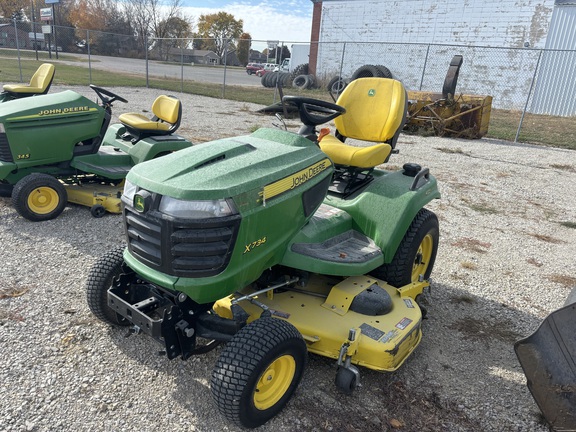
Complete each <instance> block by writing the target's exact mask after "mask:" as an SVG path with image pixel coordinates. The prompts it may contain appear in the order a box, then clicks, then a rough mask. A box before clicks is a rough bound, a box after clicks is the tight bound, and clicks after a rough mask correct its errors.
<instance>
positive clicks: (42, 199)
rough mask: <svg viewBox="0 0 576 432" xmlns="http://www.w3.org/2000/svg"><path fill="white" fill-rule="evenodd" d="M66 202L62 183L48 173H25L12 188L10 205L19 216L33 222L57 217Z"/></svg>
mask: <svg viewBox="0 0 576 432" xmlns="http://www.w3.org/2000/svg"><path fill="white" fill-rule="evenodd" d="M67 202H68V194H67V193H66V188H65V187H64V185H63V184H62V183H60V181H58V179H56V178H54V177H52V176H51V175H48V174H42V173H34V174H30V175H27V176H26V177H24V178H23V179H21V180H20V181H19V182H18V183H16V186H14V189H13V190H12V206H13V207H14V208H15V209H16V211H17V212H18V214H19V215H20V216H22V217H23V218H26V219H28V220H30V221H33V222H40V221H45V220H49V219H54V218H56V217H58V216H59V215H60V213H62V211H63V210H64V207H66V203H67Z"/></svg>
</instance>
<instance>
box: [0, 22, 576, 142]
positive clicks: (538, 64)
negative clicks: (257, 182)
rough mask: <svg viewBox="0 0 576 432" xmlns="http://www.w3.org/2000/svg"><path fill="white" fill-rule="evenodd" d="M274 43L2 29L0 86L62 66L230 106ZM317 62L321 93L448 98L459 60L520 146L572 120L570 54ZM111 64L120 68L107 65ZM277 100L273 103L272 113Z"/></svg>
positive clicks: (464, 80)
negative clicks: (364, 75)
mask: <svg viewBox="0 0 576 432" xmlns="http://www.w3.org/2000/svg"><path fill="white" fill-rule="evenodd" d="M269 42H270V41H256V40H252V41H251V46H252V47H253V48H254V47H257V48H260V50H259V51H255V50H248V53H241V52H240V51H241V47H240V46H234V44H232V43H231V42H230V41H215V40H214V41H209V40H198V39H158V38H144V39H139V38H138V37H136V36H134V35H123V34H113V33H106V32H100V31H94V30H81V29H75V28H71V27H63V26H54V25H50V26H47V25H45V24H44V23H42V22H37V23H30V22H17V21H14V20H6V19H0V56H2V57H4V58H8V59H17V60H18V67H16V68H10V67H3V66H0V82H3V83H6V82H24V81H27V79H28V77H29V75H27V74H26V73H23V69H24V67H23V62H25V61H27V60H34V59H35V60H39V61H50V60H59V61H62V62H67V63H68V64H75V65H77V66H84V67H85V69H86V72H85V73H82V72H80V73H79V74H78V76H77V82H76V83H77V84H84V83H85V84H90V83H94V84H99V85H105V84H106V82H105V81H106V78H105V77H106V73H111V72H114V71H118V72H124V73H128V74H130V75H131V76H132V77H134V78H137V79H141V80H142V81H141V85H142V86H150V79H151V78H156V79H162V80H173V81H176V80H179V81H180V85H181V88H182V90H183V89H184V83H185V82H189V81H190V82H208V83H212V84H219V85H220V88H221V91H220V92H217V93H215V94H209V93H207V95H212V96H216V97H225V96H226V88H227V86H238V87H240V88H243V89H244V91H246V92H249V91H250V89H253V88H254V87H255V86H260V85H261V83H260V79H259V78H257V77H256V76H255V75H252V76H250V75H248V74H246V73H245V71H244V66H245V63H246V62H247V61H249V62H259V63H264V62H272V63H281V62H282V60H283V59H284V57H287V56H288V55H289V53H290V50H289V47H291V46H292V42H286V41H285V42H281V41H280V42H277V44H275V46H277V48H276V49H275V50H274V51H273V52H272V51H271V52H270V55H271V56H272V58H268V57H267V56H265V55H262V53H261V51H262V50H263V49H264V48H266V47H268V46H270V43H269ZM294 43H298V42H294ZM298 44H302V43H298ZM210 48H211V49H210ZM311 52H316V53H317V56H316V59H317V61H316V64H315V75H316V82H317V83H318V86H320V87H321V86H322V85H325V84H326V83H328V82H329V81H330V79H331V78H334V77H342V78H344V79H349V78H350V77H352V76H353V74H354V72H355V71H356V70H357V69H358V68H359V67H362V66H364V65H381V66H385V67H386V68H388V69H389V70H390V72H391V73H392V75H393V76H394V77H395V78H397V79H399V80H401V81H402V82H403V83H404V85H405V86H406V88H407V89H409V90H423V91H431V92H441V91H442V86H443V83H444V79H445V77H446V73H447V71H448V66H449V64H450V61H451V59H452V57H453V56H454V55H457V54H458V55H462V56H463V58H464V62H463V65H462V67H461V69H460V74H459V79H458V87H457V92H458V93H464V94H473V95H490V96H492V97H493V105H492V106H493V108H495V109H498V110H502V111H504V112H506V113H507V115H508V119H512V120H513V121H517V122H518V123H517V124H518V125H519V127H518V132H517V133H516V136H515V137H513V136H511V137H508V138H509V139H515V140H517V139H519V138H520V139H522V136H521V131H522V129H521V128H522V125H523V121H524V118H525V116H526V115H527V114H530V115H552V116H560V117H564V118H565V121H572V117H573V116H574V115H576V84H575V81H574V78H573V77H574V76H575V75H576V51H574V50H572V51H567V50H541V49H531V48H524V49H517V48H497V47H476V46H456V45H436V44H434V45H433V44H397V43H358V42H339V43H333V42H329V43H320V44H313V45H312V46H311ZM105 58H112V59H113V58H117V59H116V61H115V62H114V63H113V64H112V65H111V64H110V63H107V62H106V61H105ZM118 58H121V59H122V61H118ZM3 63H5V62H3ZM193 66H201V67H193ZM293 66H295V65H293ZM311 66H312V69H314V65H311ZM111 68H115V69H111ZM95 71H98V74H97V76H94V75H95V74H94V72H95ZM103 73H104V75H103ZM285 82H287V81H285ZM288 84H290V83H288ZM276 98H277V94H276V93H274V100H273V101H271V103H272V102H276ZM493 123H495V122H494V121H493ZM491 127H492V123H491ZM495 127H497V124H495Z"/></svg>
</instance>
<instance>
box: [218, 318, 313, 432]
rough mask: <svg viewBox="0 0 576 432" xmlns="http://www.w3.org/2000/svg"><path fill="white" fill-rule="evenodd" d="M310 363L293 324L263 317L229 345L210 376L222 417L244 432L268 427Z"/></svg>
mask: <svg viewBox="0 0 576 432" xmlns="http://www.w3.org/2000/svg"><path fill="white" fill-rule="evenodd" d="M306 359H307V349H306V343H305V342H304V340H303V339H302V335H301V334H300V333H299V332H298V330H297V329H296V328H295V327H294V326H293V325H292V324H290V323H289V322H287V321H283V320H280V319H277V318H260V319H257V320H256V321H254V322H252V323H250V324H249V325H247V326H246V327H244V328H243V329H242V330H240V331H239V332H238V333H237V334H236V336H234V338H232V340H231V341H230V342H228V343H227V345H226V348H225V349H224V350H223V351H222V353H221V354H220V357H219V358H218V361H217V362H216V366H215V367H214V371H213V372H212V382H211V388H212V396H213V397H214V401H215V402H216V405H217V406H218V409H219V411H220V413H221V414H223V415H224V416H225V417H226V418H227V419H228V420H229V421H232V422H234V423H236V424H237V425H239V426H242V427H246V428H255V427H258V426H260V425H262V424H264V423H266V422H267V421H268V420H270V419H271V418H272V417H274V416H275V415H276V414H278V413H279V412H280V411H281V410H282V409H283V408H284V406H285V405H286V404H287V403H288V401H289V400H290V398H291V397H292V394H293V393H294V391H295V390H296V387H297V386H298V383H299V382H300V379H301V378H302V375H303V373H304V368H305V366H306Z"/></svg>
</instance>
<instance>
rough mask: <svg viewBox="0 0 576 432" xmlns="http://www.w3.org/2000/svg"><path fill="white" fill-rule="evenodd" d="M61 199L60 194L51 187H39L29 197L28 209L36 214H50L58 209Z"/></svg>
mask: <svg viewBox="0 0 576 432" xmlns="http://www.w3.org/2000/svg"><path fill="white" fill-rule="evenodd" d="M59 202H60V197H58V193H57V192H56V191H55V190H54V189H52V188H50V187H46V186H43V187H39V188H36V189H34V190H33V191H32V192H31V193H30V195H28V208H29V209H30V211H32V212H33V213H36V214H43V215H45V214H48V213H50V212H52V211H54V210H55V209H56V207H58V203H59Z"/></svg>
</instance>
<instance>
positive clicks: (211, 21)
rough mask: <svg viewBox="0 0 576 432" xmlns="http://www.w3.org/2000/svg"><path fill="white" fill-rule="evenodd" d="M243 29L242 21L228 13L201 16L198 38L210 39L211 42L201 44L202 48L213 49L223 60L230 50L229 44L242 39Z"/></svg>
mask: <svg viewBox="0 0 576 432" xmlns="http://www.w3.org/2000/svg"><path fill="white" fill-rule="evenodd" d="M243 27H244V22H243V21H242V20H236V19H235V18H234V16H233V15H231V14H229V13H226V12H218V13H215V14H209V15H200V18H199V19H198V33H197V35H196V36H197V37H199V38H203V39H210V41H204V43H202V44H201V45H202V48H204V49H210V48H211V49H212V50H213V51H214V52H215V53H216V54H217V55H218V57H220V58H222V56H223V55H224V51H225V50H226V49H227V48H228V45H227V44H228V43H229V42H230V41H231V40H232V39H237V38H239V37H240V35H241V34H242V29H243ZM197 46H198V45H197Z"/></svg>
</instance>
